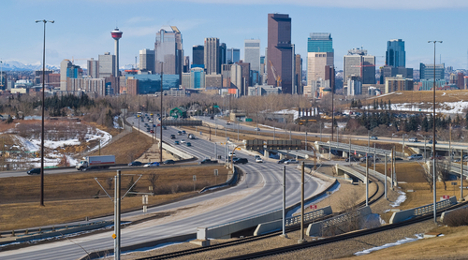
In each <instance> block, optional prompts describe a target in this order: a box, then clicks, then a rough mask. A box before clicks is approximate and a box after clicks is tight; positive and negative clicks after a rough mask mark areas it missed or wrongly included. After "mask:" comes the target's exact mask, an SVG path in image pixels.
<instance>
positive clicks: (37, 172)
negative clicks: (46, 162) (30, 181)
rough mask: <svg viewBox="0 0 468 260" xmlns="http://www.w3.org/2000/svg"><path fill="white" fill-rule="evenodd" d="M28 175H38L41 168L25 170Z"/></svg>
mask: <svg viewBox="0 0 468 260" xmlns="http://www.w3.org/2000/svg"><path fill="white" fill-rule="evenodd" d="M26 173H27V174H28V175H39V174H41V168H32V169H31V170H29V171H27V172H26Z"/></svg>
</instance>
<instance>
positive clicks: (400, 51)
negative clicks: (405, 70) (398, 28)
mask: <svg viewBox="0 0 468 260" xmlns="http://www.w3.org/2000/svg"><path fill="white" fill-rule="evenodd" d="M385 65H388V66H392V67H395V68H398V67H406V52H405V42H404V41H403V40H402V39H394V40H390V41H388V42H387V52H386V53H385Z"/></svg>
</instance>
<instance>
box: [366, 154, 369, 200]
mask: <svg viewBox="0 0 468 260" xmlns="http://www.w3.org/2000/svg"><path fill="white" fill-rule="evenodd" d="M366 206H369V155H367V156H366Z"/></svg>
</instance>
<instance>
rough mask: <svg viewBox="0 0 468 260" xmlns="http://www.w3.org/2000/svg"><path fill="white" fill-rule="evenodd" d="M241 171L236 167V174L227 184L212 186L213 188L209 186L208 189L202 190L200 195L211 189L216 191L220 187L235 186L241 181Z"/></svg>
mask: <svg viewBox="0 0 468 260" xmlns="http://www.w3.org/2000/svg"><path fill="white" fill-rule="evenodd" d="M239 171H240V170H239V169H238V168H237V166H235V167H234V174H232V175H231V178H229V180H227V181H226V182H225V183H221V184H217V185H212V186H207V187H203V189H201V190H200V191H199V192H198V193H203V192H205V191H208V190H210V189H215V188H219V187H223V186H226V185H229V186H231V185H235V184H236V183H237V181H238V179H239V176H238V175H239V173H238V172H239Z"/></svg>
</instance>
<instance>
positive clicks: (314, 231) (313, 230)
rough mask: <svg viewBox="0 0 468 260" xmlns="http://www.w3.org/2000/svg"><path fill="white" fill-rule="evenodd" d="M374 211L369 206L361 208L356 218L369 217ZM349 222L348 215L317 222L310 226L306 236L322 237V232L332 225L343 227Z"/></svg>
mask: <svg viewBox="0 0 468 260" xmlns="http://www.w3.org/2000/svg"><path fill="white" fill-rule="evenodd" d="M371 213H372V211H371V208H370V207H369V206H367V207H363V208H360V209H358V210H356V212H355V213H354V216H358V215H359V216H360V217H362V218H363V217H366V216H367V215H369V214H371ZM348 220H349V216H348V215H347V214H342V215H339V216H336V217H333V218H331V219H327V220H323V221H319V222H316V223H312V224H310V225H309V227H308V228H307V231H306V235H308V236H311V237H312V236H322V231H323V229H324V228H327V227H329V226H332V225H337V226H339V225H341V224H343V223H345V222H346V221H348Z"/></svg>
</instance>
